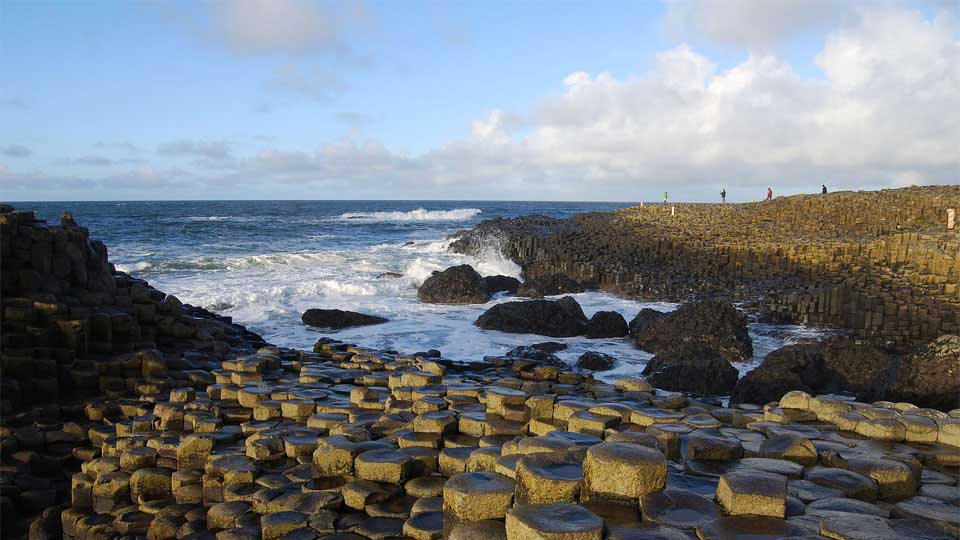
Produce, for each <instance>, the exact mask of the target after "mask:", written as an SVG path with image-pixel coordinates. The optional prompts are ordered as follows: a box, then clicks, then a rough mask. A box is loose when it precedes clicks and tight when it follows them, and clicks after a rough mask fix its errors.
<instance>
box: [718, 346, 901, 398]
mask: <svg viewBox="0 0 960 540" xmlns="http://www.w3.org/2000/svg"><path fill="white" fill-rule="evenodd" d="M889 369H890V357H889V356H888V355H887V354H886V353H884V352H883V351H881V350H880V349H878V348H876V347H874V346H872V345H869V344H866V343H861V342H858V341H856V340H852V339H849V338H846V337H839V338H833V339H830V340H827V341H824V342H821V343H807V344H801V345H788V346H786V347H782V348H780V349H777V350H775V351H773V352H771V353H770V354H768V355H767V357H766V358H764V360H763V363H762V364H760V366H759V367H757V368H756V369H754V370H753V371H751V372H750V373H747V374H746V376H744V377H743V379H741V380H740V382H739V383H737V387H736V388H735V389H734V391H733V394H732V396H731V401H732V402H733V403H757V404H763V403H768V402H771V401H776V400H778V399H780V397H781V396H783V394H785V393H786V392H789V391H790V390H803V391H805V392H809V393H811V394H829V393H840V392H849V393H852V394H854V395H856V396H857V399H860V400H872V399H878V398H879V397H880V395H881V394H882V393H883V387H884V386H885V384H886V383H885V381H887V379H888V370H889Z"/></svg>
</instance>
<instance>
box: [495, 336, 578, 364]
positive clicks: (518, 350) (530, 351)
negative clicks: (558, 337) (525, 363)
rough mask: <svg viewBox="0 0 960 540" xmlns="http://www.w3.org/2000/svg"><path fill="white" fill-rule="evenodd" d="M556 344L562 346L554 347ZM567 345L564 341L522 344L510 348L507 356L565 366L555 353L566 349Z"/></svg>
mask: <svg viewBox="0 0 960 540" xmlns="http://www.w3.org/2000/svg"><path fill="white" fill-rule="evenodd" d="M554 345H560V346H561V347H560V348H557V347H554ZM566 348H567V346H566V345H564V344H563V343H552V342H546V343H536V344H534V345H521V346H519V347H514V348H513V349H510V352H508V353H507V356H509V357H510V358H523V359H524V360H533V361H535V362H539V363H543V364H550V365H554V366H565V365H566V364H564V363H563V361H562V360H560V358H558V357H557V356H556V355H555V354H553V353H554V352H556V351H562V350H563V349H566Z"/></svg>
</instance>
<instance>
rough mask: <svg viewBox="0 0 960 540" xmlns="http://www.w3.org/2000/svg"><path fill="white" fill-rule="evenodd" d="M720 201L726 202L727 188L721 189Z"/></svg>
mask: <svg viewBox="0 0 960 540" xmlns="http://www.w3.org/2000/svg"><path fill="white" fill-rule="evenodd" d="M720 200H721V201H723V202H727V188H723V191H721V192H720Z"/></svg>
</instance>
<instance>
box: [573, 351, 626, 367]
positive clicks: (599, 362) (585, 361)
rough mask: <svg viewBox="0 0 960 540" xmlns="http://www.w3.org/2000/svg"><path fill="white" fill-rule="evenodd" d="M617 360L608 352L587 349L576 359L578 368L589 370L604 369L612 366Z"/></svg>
mask: <svg viewBox="0 0 960 540" xmlns="http://www.w3.org/2000/svg"><path fill="white" fill-rule="evenodd" d="M616 361H617V359H616V358H614V357H612V356H610V355H609V354H604V353H601V352H596V351H587V352H585V353H583V354H581V355H580V358H578V359H577V367H578V368H580V369H589V370H590V371H606V370H608V369H610V368H612V367H613V364H615V363H616Z"/></svg>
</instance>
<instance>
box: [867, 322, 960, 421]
mask: <svg viewBox="0 0 960 540" xmlns="http://www.w3.org/2000/svg"><path fill="white" fill-rule="evenodd" d="M893 377H894V379H893V382H892V384H891V386H890V388H889V389H888V390H887V391H886V395H885V396H884V398H885V399H890V400H896V401H909V402H912V403H916V404H917V405H919V406H921V407H933V408H935V409H950V408H952V407H955V406H956V405H957V396H960V336H940V337H939V338H938V339H936V340H935V341H933V342H931V343H928V344H926V345H924V346H923V347H921V348H920V350H918V351H916V352H915V353H912V354H909V355H907V356H906V358H904V359H903V360H902V361H901V362H900V365H898V366H897V367H896V369H895V371H894V375H893Z"/></svg>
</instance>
